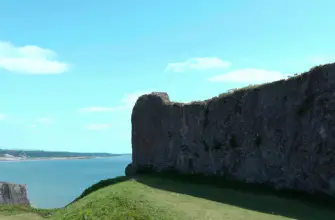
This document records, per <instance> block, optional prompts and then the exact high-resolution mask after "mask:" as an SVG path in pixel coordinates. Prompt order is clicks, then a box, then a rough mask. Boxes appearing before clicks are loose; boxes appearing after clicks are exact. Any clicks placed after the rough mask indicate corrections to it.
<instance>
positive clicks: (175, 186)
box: [0, 175, 335, 220]
mask: <svg viewBox="0 0 335 220" xmlns="http://www.w3.org/2000/svg"><path fill="white" fill-rule="evenodd" d="M105 185H108V186H106V187H104V188H101V187H102V186H105ZM306 210H308V212H307V211H306ZM1 215H2V217H0V219H4V220H5V219H7V220H10V219H17V220H18V219H24V220H33V219H44V218H48V219H54V220H74V219H80V220H81V219H99V220H104V219H162V220H165V219H166V220H168V219H171V220H172V219H178V220H179V219H199V220H204V219H213V220H215V219H223V217H224V219H234V220H239V219H250V220H267V219H274V220H276V219H278V220H281V219H303V220H312V219H335V211H330V210H328V209H326V208H321V207H320V206H317V205H316V204H310V203H303V202H300V201H298V200H294V199H285V198H279V197H276V196H274V195H269V194H267V195H266V194H255V193H251V192H245V191H239V190H236V189H231V188H223V187H217V186H214V185H208V184H196V183H191V182H184V181H180V180H171V178H170V179H167V178H162V177H154V176H148V175H141V176H137V177H135V178H128V177H119V178H116V179H110V180H105V181H102V182H100V183H98V184H96V185H94V186H92V187H90V188H89V189H87V190H86V191H85V192H84V194H83V196H82V198H80V199H78V200H77V201H75V202H73V203H72V204H69V205H68V206H67V207H65V208H62V209H59V210H38V209H29V208H22V207H21V208H20V207H11V206H6V207H4V206H2V207H1V206H0V216H1ZM4 215H6V217H5V216H4ZM42 216H44V217H42ZM48 216H49V217H48Z"/></svg>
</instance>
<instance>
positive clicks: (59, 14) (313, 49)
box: [0, 0, 335, 153]
mask: <svg viewBox="0 0 335 220" xmlns="http://www.w3.org/2000/svg"><path fill="white" fill-rule="evenodd" d="M334 8H335V1H333V0H319V1H312V0H304V1H302V0H272V1H268V0H234V1H233V0H231V1H224V0H197V1H193V0H192V1H191V0H182V1H181V0H169V1H157V0H142V1H140V0H132V1H130V0H123V1H115V0H95V1H83V0H80V1H79V0H71V1H69V0H57V1H55V0H48V1H45V0H30V1H29V3H28V1H22V0H2V1H1V2H0V148H10V149H38V150H53V151H74V152H110V153H130V152H131V121H130V118H131V111H132V107H133V106H134V103H135V102H136V100H137V98H138V97H139V96H140V95H143V94H146V93H150V92H153V91H155V92H167V93H168V94H169V96H170V99H171V100H172V101H179V102H189V101H195V100H204V99H208V98H211V97H213V96H216V95H218V94H220V93H223V92H226V91H227V90H229V89H232V88H238V87H243V86H247V85H249V84H258V83H263V82H269V81H274V80H278V79H282V78H287V76H288V75H293V74H295V73H301V72H304V71H307V70H309V69H310V68H311V67H313V66H314V65H319V64H325V63H330V62H333V61H335V43H334V39H335V29H334V21H335V13H334Z"/></svg>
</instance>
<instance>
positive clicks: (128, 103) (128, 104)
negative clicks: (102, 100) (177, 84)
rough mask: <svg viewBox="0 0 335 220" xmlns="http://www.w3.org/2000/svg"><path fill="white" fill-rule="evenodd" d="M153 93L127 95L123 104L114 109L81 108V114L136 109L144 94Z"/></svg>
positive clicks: (141, 92) (122, 100)
mask: <svg viewBox="0 0 335 220" xmlns="http://www.w3.org/2000/svg"><path fill="white" fill-rule="evenodd" d="M148 93H151V92H148V91H137V92H133V93H127V94H125V95H124V96H123V98H122V99H121V104H120V105H119V106H114V107H106V106H91V107H86V108H80V109H79V112H81V113H101V112H114V111H119V110H124V109H131V108H133V107H134V105H135V103H136V101H137V99H138V98H139V97H140V96H141V95H144V94H148Z"/></svg>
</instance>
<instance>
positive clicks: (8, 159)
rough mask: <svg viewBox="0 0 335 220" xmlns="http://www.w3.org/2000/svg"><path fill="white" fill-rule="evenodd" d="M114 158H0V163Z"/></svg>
mask: <svg viewBox="0 0 335 220" xmlns="http://www.w3.org/2000/svg"><path fill="white" fill-rule="evenodd" d="M115 156H120V155H115ZM115 156H107V157H98V156H86V157H85V156H83V157H28V158H23V157H0V162H3V161H8V162H9V161H17V162H19V161H35V160H38V161H40V160H82V159H95V158H109V157H115Z"/></svg>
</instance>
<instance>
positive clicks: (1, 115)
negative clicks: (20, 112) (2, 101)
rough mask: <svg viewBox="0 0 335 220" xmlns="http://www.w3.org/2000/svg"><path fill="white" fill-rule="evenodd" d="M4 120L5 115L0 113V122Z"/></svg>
mask: <svg viewBox="0 0 335 220" xmlns="http://www.w3.org/2000/svg"><path fill="white" fill-rule="evenodd" d="M5 118H7V115H5V114H1V113H0V121H2V120H5Z"/></svg>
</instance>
